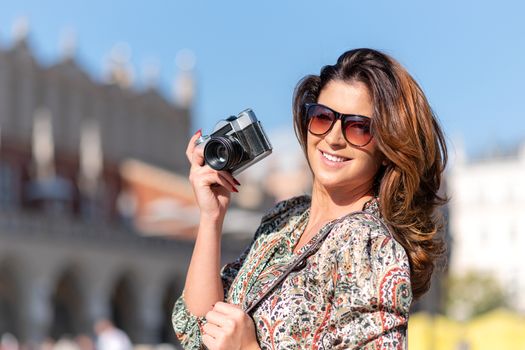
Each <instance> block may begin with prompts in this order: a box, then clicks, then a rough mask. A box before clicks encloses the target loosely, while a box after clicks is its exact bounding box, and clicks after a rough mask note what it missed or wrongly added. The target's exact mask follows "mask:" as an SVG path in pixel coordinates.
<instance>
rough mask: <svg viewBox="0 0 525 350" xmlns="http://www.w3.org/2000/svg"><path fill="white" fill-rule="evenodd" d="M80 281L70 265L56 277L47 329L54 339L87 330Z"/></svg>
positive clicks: (82, 332)
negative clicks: (49, 321)
mask: <svg viewBox="0 0 525 350" xmlns="http://www.w3.org/2000/svg"><path fill="white" fill-rule="evenodd" d="M80 281H81V279H80V278H79V276H78V271H77V270H76V269H74V268H72V267H67V268H65V269H64V270H62V271H61V273H60V274H59V275H58V278H57V279H56V283H55V287H54V289H53V290H52V293H51V296H50V303H51V308H52V315H53V316H52V322H51V326H50V329H49V336H50V337H51V338H53V339H55V340H56V339H59V338H61V337H62V336H64V335H69V336H77V335H79V334H85V333H87V332H89V329H86V327H87V325H86V322H85V318H86V312H85V310H84V309H85V307H84V305H85V303H84V298H83V295H82V289H81V284H80Z"/></svg>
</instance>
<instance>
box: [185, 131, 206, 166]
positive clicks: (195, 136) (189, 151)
mask: <svg viewBox="0 0 525 350" xmlns="http://www.w3.org/2000/svg"><path fill="white" fill-rule="evenodd" d="M201 135H202V131H201V130H200V129H199V130H198V131H197V132H196V133H195V134H193V136H192V137H191V138H190V141H188V146H187V147H186V157H187V158H188V160H189V161H190V163H191V159H192V155H193V150H194V149H195V141H197V139H198V138H199V137H200V136H201Z"/></svg>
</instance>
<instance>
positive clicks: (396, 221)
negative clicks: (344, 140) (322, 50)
mask: <svg viewBox="0 0 525 350" xmlns="http://www.w3.org/2000/svg"><path fill="white" fill-rule="evenodd" d="M333 80H340V81H344V82H348V83H351V82H362V83H364V84H365V85H366V86H367V87H368V90H369V91H370V93H371V96H372V103H373V106H374V112H373V113H374V115H373V116H372V124H371V129H372V134H373V137H374V138H375V140H376V143H377V146H378V148H379V150H380V151H381V153H382V154H383V155H384V159H385V161H384V162H383V165H382V167H381V169H380V170H379V172H378V174H377V176H376V182H375V188H374V191H375V194H376V195H377V196H378V197H379V202H380V208H381V215H382V216H383V219H384V220H385V221H386V223H387V224H388V225H389V226H390V227H391V229H392V231H393V232H392V233H393V235H394V238H395V239H396V240H397V241H398V242H399V243H400V244H401V245H402V246H403V247H404V248H405V250H406V252H407V254H408V258H409V262H410V272H411V284H412V293H413V295H414V298H418V297H420V296H421V295H423V294H424V293H425V292H427V291H428V289H429V288H430V278H431V276H432V272H433V270H434V266H435V265H436V262H437V260H438V259H439V258H440V257H442V256H443V253H444V251H445V245H444V241H443V238H442V235H441V234H440V230H441V227H442V220H441V217H440V216H439V215H437V211H436V208H437V207H438V206H440V205H443V204H444V203H445V202H446V198H445V197H441V196H440V195H439V194H438V190H439V188H440V185H441V176H442V173H443V170H444V168H445V164H446V162H447V148H446V144H445V139H444V135H443V132H442V130H441V128H440V126H439V123H438V121H437V118H436V116H435V115H434V113H433V111H432V109H431V108H430V105H429V103H428V101H427V99H426V97H425V95H424V93H423V91H422V89H421V88H420V87H419V85H418V84H417V82H416V81H415V80H414V79H413V78H412V77H411V76H410V74H409V73H408V72H407V71H406V70H405V69H404V68H403V67H402V66H401V65H400V64H399V63H398V62H397V61H396V60H394V59H393V58H392V57H390V56H388V55H386V54H384V53H382V52H379V51H376V50H372V49H355V50H351V51H347V52H345V53H344V54H342V55H341V56H340V57H339V59H338V60H337V63H336V64H335V65H328V66H325V67H323V68H322V69H321V73H320V74H319V75H308V76H306V77H305V78H303V79H302V80H301V81H300V82H299V84H298V85H297V87H296V89H295V93H294V99H293V115H294V127H295V132H296V135H297V138H298V139H299V142H300V143H301V146H302V147H303V150H304V151H305V153H306V139H307V135H308V126H307V120H306V118H305V107H304V105H305V103H309V102H317V98H318V97H319V94H320V92H321V90H323V88H324V87H325V86H326V84H327V83H328V82H330V81H333Z"/></svg>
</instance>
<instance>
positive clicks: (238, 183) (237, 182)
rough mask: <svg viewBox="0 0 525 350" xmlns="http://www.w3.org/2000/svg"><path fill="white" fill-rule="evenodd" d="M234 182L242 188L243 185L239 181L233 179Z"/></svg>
mask: <svg viewBox="0 0 525 350" xmlns="http://www.w3.org/2000/svg"><path fill="white" fill-rule="evenodd" d="M233 182H235V184H236V185H238V186H240V185H241V183H240V182H239V181H237V179H236V178H233Z"/></svg>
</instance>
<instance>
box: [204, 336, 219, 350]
mask: <svg viewBox="0 0 525 350" xmlns="http://www.w3.org/2000/svg"><path fill="white" fill-rule="evenodd" d="M202 343H203V344H204V345H206V348H207V349H209V350H215V349H217V345H216V344H215V343H216V341H215V339H213V337H212V336H210V335H209V334H203V335H202Z"/></svg>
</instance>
